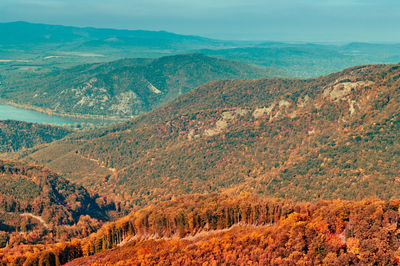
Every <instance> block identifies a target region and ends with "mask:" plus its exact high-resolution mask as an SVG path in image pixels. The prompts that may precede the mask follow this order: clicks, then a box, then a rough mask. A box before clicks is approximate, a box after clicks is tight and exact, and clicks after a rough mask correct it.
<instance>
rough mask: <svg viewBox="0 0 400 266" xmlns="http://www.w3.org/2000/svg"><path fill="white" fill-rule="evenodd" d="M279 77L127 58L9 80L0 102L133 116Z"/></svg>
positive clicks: (191, 58) (199, 58)
mask: <svg viewBox="0 0 400 266" xmlns="http://www.w3.org/2000/svg"><path fill="white" fill-rule="evenodd" d="M278 73H279V71H277V70H273V69H266V68H261V67H254V66H250V65H246V64H244V63H239V62H233V61H228V60H223V59H217V58H213V57H209V56H205V55H202V54H185V55H175V56H167V57H161V58H158V59H124V60H118V61H113V62H109V63H97V64H87V65H80V66H76V67H73V68H69V69H64V70H56V71H53V72H50V73H45V74H38V75H28V76H27V77H25V78H23V79H18V80H16V81H14V80H8V81H7V80H6V81H5V82H4V85H3V87H2V90H1V92H0V97H1V98H2V99H3V100H6V101H11V102H14V103H17V104H22V105H25V106H29V107H32V108H35V109H39V110H42V111H45V112H50V113H56V114H61V115H79V116H87V115H96V116H99V115H100V116H114V117H131V116H135V115H138V114H141V113H144V112H147V111H150V110H152V109H154V108H155V107H157V106H159V105H161V104H163V103H165V102H167V101H170V100H173V99H175V98H176V97H178V96H180V95H182V94H184V93H186V92H188V91H190V90H191V89H193V88H195V87H197V86H200V85H202V84H204V83H206V82H209V81H213V80H219V79H233V78H238V79H239V78H240V79H246V78H247V79H249V78H261V77H269V76H271V75H278ZM0 87H1V86H0Z"/></svg>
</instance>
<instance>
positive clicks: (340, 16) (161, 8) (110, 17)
mask: <svg viewBox="0 0 400 266" xmlns="http://www.w3.org/2000/svg"><path fill="white" fill-rule="evenodd" d="M11 21H28V22H35V23H45V24H57V25H68V26H90V27H101V28H118V29H133V30H134V29H143V30H166V31H169V32H175V33H179V34H190V35H200V36H204V37H211V38H216V39H226V40H265V41H267V40H270V41H293V42H297V41H298V42H335V43H341V42H342V43H343V42H353V41H360V42H400V0H0V22H11Z"/></svg>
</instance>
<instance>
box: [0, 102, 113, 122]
mask: <svg viewBox="0 0 400 266" xmlns="http://www.w3.org/2000/svg"><path fill="white" fill-rule="evenodd" d="M7 119H11V120H20V121H25V122H31V123H39V124H52V125H59V126H65V125H66V126H71V125H73V124H77V123H78V124H81V123H91V124H94V125H98V124H103V121H102V120H100V119H83V118H70V117H61V116H55V115H49V114H45V113H41V112H37V111H33V110H28V109H23V108H18V107H14V106H11V105H7V104H0V120H7ZM106 123H107V122H106Z"/></svg>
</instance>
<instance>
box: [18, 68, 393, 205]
mask: <svg viewBox="0 0 400 266" xmlns="http://www.w3.org/2000/svg"><path fill="white" fill-rule="evenodd" d="M399 77H400V65H370V66H359V67H353V68H349V69H346V70H344V71H342V72H339V73H335V74H331V75H329V76H326V77H321V78H318V79H307V80H300V79H259V80H245V81H238V80H227V81H217V82H211V83H208V84H206V85H204V86H201V87H199V88H197V89H195V90H193V91H191V92H188V93H187V94H186V95H184V96H182V97H180V98H178V99H176V100H175V101H173V102H172V103H170V104H167V105H165V106H163V107H161V108H159V109H157V110H155V111H152V112H150V113H148V114H145V115H142V116H140V117H138V118H136V119H134V120H132V121H130V122H126V123H122V124H119V125H117V126H114V127H112V128H108V129H102V130H98V131H95V132H92V133H89V134H87V135H83V136H81V137H80V138H78V139H75V140H74V139H70V140H68V141H64V142H57V143H55V144H50V145H48V146H47V147H46V148H43V149H40V150H38V151H36V152H35V153H32V154H30V155H27V156H25V157H24V159H25V160H28V161H35V162H38V163H42V164H45V165H47V166H48V167H50V168H52V169H55V170H57V171H60V172H63V173H65V174H66V175H67V176H69V177H70V178H71V179H74V180H75V181H76V182H79V183H81V184H87V185H89V184H90V187H92V188H95V189H97V190H98V191H102V192H103V193H108V194H109V195H114V196H115V197H117V198H119V199H121V200H123V201H125V203H126V204H127V205H128V206H135V205H144V204H148V203H149V202H153V201H159V200H162V199H169V198H170V197H171V196H172V195H179V194H186V193H192V192H211V191H231V192H235V191H236V192H240V191H249V192H251V193H256V194H266V195H273V196H277V197H284V198H293V199H300V200H318V199H336V198H342V199H362V198H364V197H368V196H378V197H380V198H383V199H390V198H396V197H399V191H400V178H399V174H398V173H399V172H400V155H399V154H398V149H399V147H400V141H399V140H400V137H399V132H400V114H399V111H398V110H400V106H399V105H400V93H399V88H400V79H399ZM49 154H51V155H52V156H49ZM78 160H79V164H81V165H82V167H81V168H79V169H78V170H79V171H76V170H73V171H71V169H68V168H66V162H77V161H78ZM89 164H90V165H89ZM74 165H76V164H74ZM74 169H76V167H74ZM82 169H88V170H86V172H85V171H83V170H82ZM89 169H90V174H89ZM105 169H106V170H107V169H108V170H107V171H108V173H106V174H103V172H102V171H105Z"/></svg>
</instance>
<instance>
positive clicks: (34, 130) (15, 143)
mask: <svg viewBox="0 0 400 266" xmlns="http://www.w3.org/2000/svg"><path fill="white" fill-rule="evenodd" d="M71 132H72V131H71V130H69V129H66V128H63V127H57V126H50V125H42V124H36V123H27V122H22V121H14V120H3V121H0V153H4V152H13V151H17V150H20V149H27V148H32V147H33V146H36V145H40V144H43V143H50V142H53V141H55V140H59V139H62V138H64V137H65V136H67V135H68V134H70V133H71Z"/></svg>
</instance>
